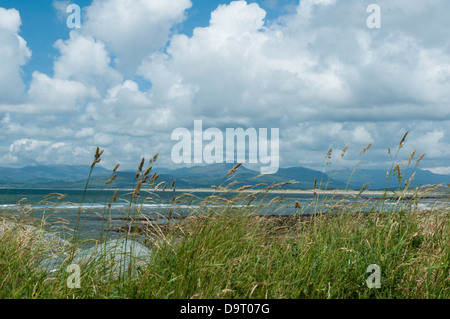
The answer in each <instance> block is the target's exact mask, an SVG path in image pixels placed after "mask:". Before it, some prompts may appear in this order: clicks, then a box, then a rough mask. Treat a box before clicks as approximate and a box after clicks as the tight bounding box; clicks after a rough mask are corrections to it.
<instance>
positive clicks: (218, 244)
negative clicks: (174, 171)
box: [0, 134, 450, 299]
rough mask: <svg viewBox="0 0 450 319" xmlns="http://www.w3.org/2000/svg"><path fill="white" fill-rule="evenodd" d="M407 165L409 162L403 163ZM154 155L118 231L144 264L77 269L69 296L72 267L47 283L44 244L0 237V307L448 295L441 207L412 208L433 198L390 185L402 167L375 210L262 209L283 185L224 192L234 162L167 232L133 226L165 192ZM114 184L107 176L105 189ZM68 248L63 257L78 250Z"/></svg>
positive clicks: (187, 199)
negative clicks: (0, 303) (147, 258)
mask: <svg viewBox="0 0 450 319" xmlns="http://www.w3.org/2000/svg"><path fill="white" fill-rule="evenodd" d="M405 137H406V134H405V136H404V137H403V138H402V141H401V143H400V146H399V148H398V150H400V148H401V146H402V145H403V142H404V139H405ZM369 148H370V145H369V146H367V147H366V148H365V149H364V150H363V152H362V153H361V154H363V153H364V152H366V151H367V150H368V149H369ZM346 149H347V146H346V148H345V149H344V151H343V153H345V150H346ZM329 153H330V152H329ZM414 153H415V152H414ZM98 154H100V152H99V150H97V152H96V156H95V161H94V163H93V165H92V167H91V168H92V169H93V168H94V166H95V163H97V162H98V161H99V159H100V155H101V154H100V155H98ZM97 155H98V156H97ZM414 156H415V155H414V154H411V155H410V157H409V159H408V160H409V163H408V165H409V164H410V163H411V162H412V159H413V158H414ZM156 157H157V156H155V158H153V159H151V160H150V162H149V166H148V168H147V169H146V170H145V171H144V164H145V161H144V160H142V161H141V164H140V165H139V168H138V170H137V172H136V179H135V188H134V191H132V192H131V193H130V200H129V207H128V209H127V211H126V212H125V218H124V221H123V225H122V227H121V229H122V231H123V232H122V233H120V234H119V235H118V236H125V238H127V240H137V241H140V242H142V243H144V244H145V245H146V246H148V247H149V248H151V250H152V260H151V262H149V263H148V264H147V265H146V266H145V267H143V268H140V269H139V271H138V274H137V275H134V276H130V274H126V273H124V272H120V275H119V276H118V277H114V276H108V275H106V274H105V273H104V272H102V271H101V269H102V267H103V266H104V265H103V264H104V263H108V259H103V260H101V261H97V262H96V263H91V264H89V265H87V264H86V265H82V267H81V269H82V273H81V288H79V289H70V288H68V286H67V277H68V276H69V274H68V273H67V272H66V265H68V264H70V262H71V260H70V258H69V259H68V260H67V261H66V263H65V264H63V267H61V269H60V271H56V272H54V273H52V274H50V275H47V274H45V273H42V272H40V271H38V270H37V269H36V267H35V265H36V260H39V258H40V256H41V255H42V252H43V250H42V247H41V248H39V249H37V248H35V249H33V248H32V247H34V246H33V245H30V240H31V241H33V240H35V239H33V238H32V237H31V238H30V237H27V236H22V235H20V234H22V233H21V232H20V231H19V230H18V229H17V227H16V228H13V229H11V230H9V231H5V232H4V233H3V235H2V236H0V298H162V299H168V298H239V299H241V298H320V299H323V298H449V297H450V279H449V273H450V244H449V238H450V236H449V235H450V225H449V210H450V209H449V207H448V205H442V206H435V207H433V208H431V209H428V210H419V209H418V208H417V203H418V201H419V200H420V198H421V196H423V194H426V193H427V192H430V191H432V190H433V189H432V188H426V189H420V190H414V191H413V192H412V195H411V192H410V190H411V189H410V187H411V186H410V185H411V181H412V178H411V176H410V177H409V178H406V177H405V179H402V178H401V177H400V174H401V172H402V171H401V170H402V168H403V167H402V165H400V164H397V163H394V164H393V166H392V168H391V172H390V175H389V176H388V177H391V176H395V175H393V172H394V171H395V173H396V176H397V177H398V181H399V185H402V187H401V188H400V187H399V189H398V190H397V191H396V192H395V193H394V195H395V196H392V194H391V195H389V196H387V194H388V191H387V187H386V190H385V192H384V195H383V196H381V198H380V199H379V200H378V201H375V202H373V201H372V202H370V201H363V200H362V198H361V197H360V195H361V194H362V193H363V192H364V190H365V189H364V188H363V189H362V190H361V191H360V192H358V193H357V196H355V197H353V199H352V200H350V199H349V198H343V199H341V200H337V199H336V198H335V197H331V198H333V199H334V200H326V201H322V202H321V203H319V201H318V200H317V201H313V202H312V203H311V204H310V206H309V207H302V206H301V205H300V203H295V204H294V203H293V202H292V201H290V200H288V199H287V198H286V197H285V196H282V195H280V196H279V197H275V198H273V199H272V200H271V201H268V200H267V198H266V196H267V195H268V194H270V192H271V191H273V190H276V189H282V187H283V186H284V185H285V184H288V183H292V182H286V183H282V184H276V185H267V186H265V187H263V188H260V187H258V188H255V187H254V186H249V185H244V186H242V185H239V184H238V183H231V184H229V185H228V186H224V185H225V182H227V181H229V179H230V178H231V177H232V176H233V174H234V172H235V171H236V170H237V169H239V165H237V166H236V167H234V168H233V169H232V170H231V171H230V172H229V174H228V175H227V176H226V177H225V179H224V181H223V183H222V184H221V185H219V187H217V191H216V192H213V193H212V194H211V195H210V196H208V197H206V198H203V199H202V200H200V201H199V202H197V203H196V205H197V206H195V207H196V208H193V209H192V213H191V214H190V215H189V216H184V218H181V219H180V220H179V222H176V223H170V221H172V218H174V216H172V213H171V212H170V213H169V214H168V216H166V218H167V219H168V221H169V222H168V223H167V224H165V225H156V224H153V223H150V221H148V222H147V223H141V224H140V223H139V221H138V220H139V219H140V218H142V217H145V215H143V213H142V204H143V203H145V202H146V201H148V200H150V199H149V198H150V197H154V196H158V190H159V189H160V188H161V187H163V188H162V192H168V191H174V190H175V184H174V183H172V185H171V186H170V187H169V186H168V184H164V183H162V182H161V183H158V181H157V180H158V175H157V173H154V174H153V175H152V176H150V174H151V170H152V168H151V164H152V162H153V161H154V160H156ZM329 157H330V156H328V154H327V160H328V159H329ZM422 158H423V155H422V156H421V157H420V158H419V159H418V161H417V162H416V166H417V165H418V162H419V161H420V160H421V159H422ZM396 160H397V158H395V159H394V161H396ZM116 169H117V167H116V168H115V169H114V172H113V174H114V173H115V170H116ZM91 173H92V170H91V172H90V174H89V176H90V175H91ZM402 177H403V176H402ZM113 181H114V175H112V178H111V180H109V181H108V182H107V185H108V187H110V186H109V185H110V184H111V185H112V183H113ZM316 182H317V181H316ZM323 182H324V181H320V182H319V185H317V190H318V191H319V190H321V189H324V188H326V185H327V183H326V184H325V186H323ZM258 186H261V185H258ZM144 188H145V189H144ZM314 188H315V189H316V183H315V187H314ZM86 189H87V185H86ZM219 189H220V191H219ZM116 196H117V192H115V193H114V196H113V199H111V200H110V202H109V203H107V204H106V205H105V206H106V207H105V211H107V210H108V209H111V205H110V204H111V202H113V201H115V200H116ZM193 198H194V195H193V194H181V195H177V194H176V193H174V196H173V199H172V203H173V204H176V203H178V204H180V205H181V204H183V205H191V204H192V201H193ZM324 203H325V204H324ZM289 205H292V206H293V205H295V214H293V215H291V216H277V217H273V216H272V217H269V216H264V215H261V212H263V211H264V212H272V213H273V214H276V213H277V212H279V211H280V210H282V209H283V208H284V207H286V206H289ZM386 207H391V208H390V209H387V208H386ZM380 208H381V209H380ZM105 211H104V212H105ZM306 212H313V213H312V214H306ZM81 215H82V209H80V214H79V217H78V218H77V226H76V228H75V231H76V232H77V234H74V236H73V238H75V239H79V238H80V236H79V232H80V231H81V227H79V225H80V224H79V222H80V221H81V217H82V216H81ZM102 216H103V217H104V218H105V219H106V220H107V223H105V224H104V226H105V227H106V228H108V227H110V226H111V221H110V217H109V220H108V217H107V216H106V215H105V214H103V215H102ZM25 222H29V220H26V221H25V220H24V221H23V222H22V223H25ZM19 224H20V222H19ZM102 225H103V224H102ZM19 226H20V225H19ZM102 227H103V226H102ZM18 234H19V235H18ZM103 239H105V238H103ZM106 239H108V238H106ZM74 244H75V246H74V250H73V251H75V249H77V248H78V246H77V242H76V241H75V242H74ZM373 264H376V265H378V266H379V267H380V269H381V287H380V288H378V289H377V288H372V289H371V288H369V287H368V285H367V282H366V280H367V278H368V277H369V275H370V273H368V272H367V268H368V266H369V265H373Z"/></svg>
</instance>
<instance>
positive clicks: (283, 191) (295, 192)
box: [0, 187, 449, 199]
mask: <svg viewBox="0 0 450 319" xmlns="http://www.w3.org/2000/svg"><path fill="white" fill-rule="evenodd" d="M117 189H118V190H119V191H122V192H132V191H134V189H133V188H117ZM0 190H39V191H58V192H64V191H83V189H81V188H80V189H78V188H8V187H0ZM88 191H111V189H108V188H88ZM141 191H148V192H163V189H162V188H159V189H156V190H155V189H144V188H143V189H142V190H141ZM164 191H165V192H174V191H175V192H176V193H257V192H261V191H263V190H262V189H251V188H250V189H243V190H239V189H214V188H202V187H199V188H174V189H170V188H166V189H165V190H164ZM268 192H269V193H272V194H285V195H312V196H314V193H316V195H338V196H346V195H347V196H352V197H355V196H358V194H360V190H353V189H348V190H344V189H328V190H322V189H315V190H314V189H271V190H269V191H268ZM423 193H424V192H423V191H422V192H419V193H418V196H419V198H422V199H426V198H449V194H446V193H441V192H434V193H433V192H431V193H428V194H426V195H425V196H424V195H423ZM415 194H416V192H415V191H408V192H406V193H404V194H403V193H402V192H398V191H395V190H387V191H385V190H364V191H363V192H362V193H361V194H360V195H359V196H383V195H386V196H387V197H397V196H399V195H403V196H406V197H412V196H414V195H415Z"/></svg>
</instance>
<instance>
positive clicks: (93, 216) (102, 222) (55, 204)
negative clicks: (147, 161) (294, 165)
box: [0, 189, 448, 240]
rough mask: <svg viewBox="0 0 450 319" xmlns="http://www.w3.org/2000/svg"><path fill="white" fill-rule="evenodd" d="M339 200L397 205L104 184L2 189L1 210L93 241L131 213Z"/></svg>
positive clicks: (173, 217)
mask: <svg viewBox="0 0 450 319" xmlns="http://www.w3.org/2000/svg"><path fill="white" fill-rule="evenodd" d="M236 196H239V197H236ZM338 202H339V203H341V205H348V207H352V205H355V206H356V205H358V207H365V208H366V210H367V211H369V210H370V208H371V207H372V206H373V205H374V204H375V206H376V207H379V208H380V209H383V210H389V209H398V207H399V203H397V202H396V201H395V200H394V199H393V200H391V201H380V195H370V196H366V195H361V196H355V195H345V196H343V195H332V194H314V193H313V192H312V191H311V193H306V194H303V193H302V194H297V193H290V192H286V194H283V193H264V194H261V193H260V194H256V195H255V194H254V195H251V196H250V193H236V192H227V193H220V192H216V193H213V192H212V191H211V192H206V191H195V192H194V191H192V192H186V191H183V192H181V191H173V190H165V191H162V190H159V191H149V190H142V191H141V192H140V194H139V197H134V198H133V191H132V190H126V189H122V190H117V193H116V190H105V189H87V190H82V189H80V190H77V189H0V214H1V215H6V216H8V215H9V216H10V217H15V218H16V219H17V218H19V219H20V218H25V219H30V220H33V221H35V222H36V223H37V224H41V225H42V226H43V227H44V228H45V229H46V230H47V231H52V232H56V233H58V234H60V235H61V236H62V237H65V238H66V237H70V235H71V234H72V232H71V231H70V230H71V229H72V230H73V229H75V228H77V229H78V231H79V233H82V234H83V236H84V238H87V239H94V240H97V239H102V238H104V237H111V236H112V235H113V234H114V233H117V229H118V228H120V227H121V226H124V223H125V221H126V220H129V219H130V218H133V219H134V220H137V221H146V222H150V223H155V224H165V223H174V222H178V221H180V220H181V219H182V218H184V217H187V216H191V215H199V214H205V213H217V212H220V211H223V210H229V209H242V210H244V208H245V211H246V212H250V213H256V214H261V215H264V214H267V215H292V214H313V213H320V212H328V213H333V210H332V209H330V208H331V207H335V206H336V205H335V204H336V203H338ZM383 202H384V204H383ZM377 205H378V206H377ZM405 205H412V203H411V202H406V203H405ZM414 205H415V206H416V208H419V209H431V208H433V207H436V206H439V205H448V202H446V201H445V200H429V199H428V200H421V201H419V202H416V203H414ZM341 211H342V210H341ZM363 211H364V208H363V209H362V212H363Z"/></svg>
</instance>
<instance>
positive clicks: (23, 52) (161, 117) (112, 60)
mask: <svg viewBox="0 0 450 319" xmlns="http://www.w3.org/2000/svg"><path fill="white" fill-rule="evenodd" d="M373 2H374V1H369V0H358V1H356V0H355V1H349V0H303V1H301V3H299V1H293V0H262V1H196V0H167V1H154V0H136V1H132V2H130V0H92V1H91V0H79V1H74V2H68V1H57V0H54V1H53V0H41V1H31V0H2V1H1V2H0V166H14V167H18V166H24V165H37V164H80V163H87V164H89V163H90V161H91V158H92V152H93V151H94V150H95V148H96V146H97V145H99V146H101V147H103V148H105V156H104V160H103V162H102V163H103V164H104V165H105V166H106V167H113V166H114V165H115V164H116V163H117V162H120V163H122V164H123V167H129V168H133V167H135V166H136V162H139V161H140V158H141V157H142V156H146V157H151V156H152V155H153V154H154V153H156V152H159V153H160V165H162V166H168V167H172V168H177V167H180V165H177V164H174V163H173V161H172V160H171V156H170V154H171V149H172V147H173V145H174V142H173V141H172V140H171V133H172V132H173V130H174V129H176V128H179V127H186V128H188V129H192V127H193V123H194V120H202V121H203V123H204V127H205V128H207V127H217V128H219V129H220V130H223V131H225V129H226V128H237V127H243V128H249V127H253V128H271V127H272V128H273V127H276V128H279V129H280V164H281V166H284V167H287V166H306V167H310V168H316V169H321V168H322V166H323V163H324V155H325V154H326V152H327V151H328V149H329V148H330V147H333V148H334V150H335V154H334V155H333V157H334V159H336V160H337V159H339V154H340V152H339V151H338V150H340V149H342V148H344V146H345V145H346V144H347V143H348V144H349V148H348V152H347V155H346V157H345V158H344V159H339V161H338V164H337V165H339V166H342V167H353V166H354V165H355V163H357V162H358V161H359V160H360V156H359V151H360V150H361V149H362V148H364V147H365V146H366V145H367V144H369V143H371V144H372V147H371V149H370V152H368V154H367V155H366V154H365V159H364V160H363V165H365V166H367V167H389V165H390V163H391V161H392V158H391V156H390V155H389V154H387V148H388V147H390V148H392V149H393V148H395V147H396V145H397V144H398V141H399V140H400V139H401V137H402V136H403V134H404V133H405V132H406V131H409V132H410V133H409V135H408V138H407V141H406V142H407V143H406V144H405V147H404V148H403V149H402V151H401V154H400V155H401V158H404V159H406V160H407V159H408V156H409V154H410V153H411V152H412V151H413V150H414V149H415V148H417V153H418V154H421V153H423V152H426V153H427V155H426V157H425V159H424V160H423V162H422V167H423V168H426V169H430V170H432V171H433V172H437V173H446V174H450V160H449V158H450V130H449V128H450V125H449V124H450V106H449V105H450V37H449V36H448V35H449V34H450V22H449V19H448V16H447V14H446V13H447V12H449V10H450V2H448V1H445V0H430V1H426V2H425V1H406V0H398V1H388V0H379V1H377V2H376V3H377V4H378V5H379V7H380V8H381V28H380V29H370V28H368V27H367V24H366V20H367V18H368V16H369V14H370V13H368V12H367V10H366V9H367V6H368V5H369V4H371V3H373ZM69 3H76V4H78V5H79V6H80V7H81V8H82V10H83V15H82V21H81V23H82V26H81V28H80V29H69V28H68V27H67V26H66V19H67V16H68V14H67V13H66V12H65V10H64V9H65V8H66V7H67V5H68V4H69Z"/></svg>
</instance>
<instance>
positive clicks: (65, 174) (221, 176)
mask: <svg viewBox="0 0 450 319" xmlns="http://www.w3.org/2000/svg"><path fill="white" fill-rule="evenodd" d="M233 167H234V164H226V163H224V164H211V165H206V166H196V167H184V168H179V169H174V170H171V169H167V168H155V169H153V170H152V172H151V173H150V175H152V174H154V173H155V172H156V173H157V174H159V178H158V180H157V183H159V182H163V181H164V182H167V183H168V184H169V185H170V184H171V183H172V181H173V180H175V181H176V182H175V186H176V187H177V188H210V187H211V186H219V185H222V186H225V185H228V184H229V183H231V182H239V185H257V184H261V183H263V184H265V185H271V184H274V183H282V182H287V181H291V180H294V181H296V182H297V183H296V184H289V185H285V186H284V188H291V189H312V188H313V185H314V180H315V179H317V186H319V185H320V183H321V182H322V186H321V187H320V188H321V189H324V188H325V186H326V188H327V189H346V188H348V189H360V188H361V187H362V186H363V185H364V184H366V183H369V185H368V186H367V189H370V190H379V189H382V190H384V189H385V187H386V185H387V178H386V173H387V170H384V169H358V170H356V172H355V173H354V174H352V170H345V169H341V170H335V171H333V172H327V173H325V174H322V172H320V171H316V170H312V169H308V168H305V167H290V168H280V169H279V170H278V172H277V173H276V174H273V175H260V174H259V172H257V171H254V170H251V169H248V168H246V167H244V166H240V167H239V168H238V169H237V171H236V172H235V173H234V174H232V175H228V176H227V173H228V172H229V171H230V170H231V169H232V168H233ZM89 171H90V167H89V166H87V165H77V166H67V165H59V166H27V167H23V168H1V167H0V187H2V188H49V189H50V188H53V189H54V188H66V189H70V188H84V187H85V185H86V181H87V177H88V174H89ZM414 172H415V177H414V180H413V183H412V184H413V186H422V185H428V184H444V185H445V186H447V184H448V183H450V175H440V174H434V173H432V172H430V171H427V170H421V169H415V170H414ZM412 173H413V172H412V170H407V169H405V170H404V171H403V172H402V174H403V176H404V179H403V181H402V182H404V180H405V178H409V177H410V176H411V174H412ZM111 176H112V170H108V169H106V168H103V167H101V166H96V167H95V168H94V170H93V174H92V176H91V179H90V181H89V187H91V188H104V187H105V182H106V181H107V180H109V179H110V178H111ZM135 176H136V172H132V171H121V170H120V169H119V170H118V171H117V177H116V179H115V180H114V182H113V184H112V186H111V187H113V188H133V186H134V183H135ZM350 176H351V180H350V182H348V181H349V178H350ZM347 182H348V186H347ZM261 187H263V186H261ZM398 187H399V182H398V180H397V176H391V178H390V179H389V185H388V188H394V189H396V188H398Z"/></svg>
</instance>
